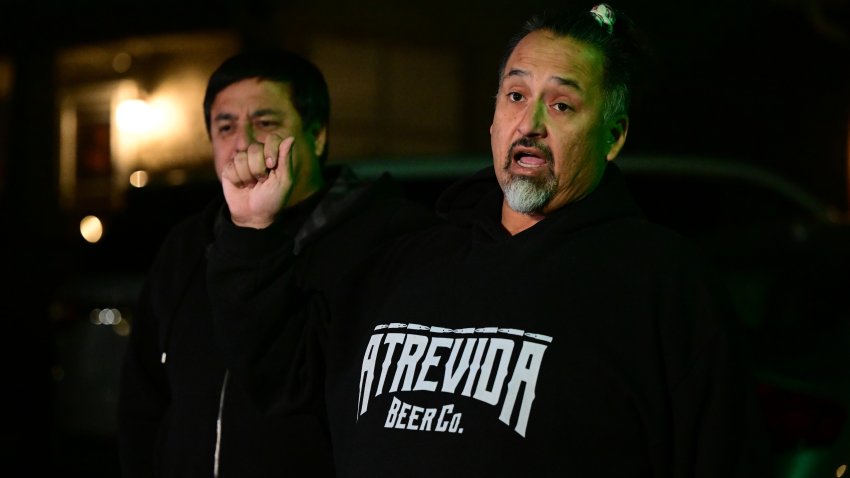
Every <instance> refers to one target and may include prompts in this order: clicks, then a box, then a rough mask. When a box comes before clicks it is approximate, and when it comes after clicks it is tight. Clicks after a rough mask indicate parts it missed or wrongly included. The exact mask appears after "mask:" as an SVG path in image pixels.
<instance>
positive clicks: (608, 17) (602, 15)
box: [590, 3, 616, 35]
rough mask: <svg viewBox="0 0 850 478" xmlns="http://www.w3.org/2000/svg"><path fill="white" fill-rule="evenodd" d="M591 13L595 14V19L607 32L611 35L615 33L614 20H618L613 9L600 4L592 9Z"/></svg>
mask: <svg viewBox="0 0 850 478" xmlns="http://www.w3.org/2000/svg"><path fill="white" fill-rule="evenodd" d="M590 13H592V14H593V18H595V19H596V22H597V23H599V26H601V27H605V30H606V31H607V32H608V34H609V35H610V34H611V32H613V31H614V20H615V19H616V18H615V16H614V10H611V7H609V6H608V5H607V4H604V3H600V4H599V5H596V6H595V7H593V8H591V9H590Z"/></svg>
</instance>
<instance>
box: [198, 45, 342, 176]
mask: <svg viewBox="0 0 850 478" xmlns="http://www.w3.org/2000/svg"><path fill="white" fill-rule="evenodd" d="M248 78H257V79H260V80H266V81H273V82H276V83H286V84H288V85H290V87H291V88H292V104H293V106H295V110H296V111H298V114H299V115H301V119H302V121H303V123H304V128H305V129H306V130H314V129H316V130H317V129H319V128H321V127H323V126H324V127H327V126H328V117H329V115H330V97H329V95H328V85H327V83H326V82H325V77H324V76H323V75H322V72H321V71H320V70H319V68H318V67H316V65H314V64H313V63H311V62H310V61H309V60H307V59H306V58H304V57H302V56H300V55H297V54H295V53H292V52H289V51H285V50H253V51H246V52H242V53H237V54H236V55H234V56H232V57H230V58H228V59H227V60H225V61H224V63H222V64H221V65H220V66H219V67H218V68H217V69H216V70H215V71H214V72H213V73H212V75H210V79H209V81H208V82H207V90H206V93H205V94H204V121H205V122H206V126H207V134H210V120H211V118H210V110H211V109H212V104H213V102H214V101H215V97H216V96H217V95H218V94H219V93H220V92H221V90H223V89H225V88H227V87H228V86H230V85H232V84H233V83H237V82H239V81H242V80H245V79H248ZM327 151H328V148H327V141H326V146H325V149H324V151H323V153H322V156H321V158H319V160H320V161H321V162H324V160H325V158H327Z"/></svg>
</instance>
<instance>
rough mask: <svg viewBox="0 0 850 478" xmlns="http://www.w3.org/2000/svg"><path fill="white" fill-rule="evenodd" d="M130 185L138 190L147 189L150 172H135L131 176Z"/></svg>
mask: <svg viewBox="0 0 850 478" xmlns="http://www.w3.org/2000/svg"><path fill="white" fill-rule="evenodd" d="M130 184H131V185H133V186H135V187H137V188H143V187H145V186H146V185H147V184H148V172H147V171H143V170H138V171H133V172H132V173H131V174H130Z"/></svg>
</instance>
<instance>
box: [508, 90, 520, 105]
mask: <svg viewBox="0 0 850 478" xmlns="http://www.w3.org/2000/svg"><path fill="white" fill-rule="evenodd" d="M507 96H508V100H509V101H511V102H513V103H518V102H520V101H522V100H523V96H522V94H521V93H517V92H516V91H511V92H510V93H508V94H507Z"/></svg>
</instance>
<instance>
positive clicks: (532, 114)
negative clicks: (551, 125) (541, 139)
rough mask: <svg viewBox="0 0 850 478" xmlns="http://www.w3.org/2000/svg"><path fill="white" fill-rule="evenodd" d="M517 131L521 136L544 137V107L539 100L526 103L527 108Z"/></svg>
mask: <svg viewBox="0 0 850 478" xmlns="http://www.w3.org/2000/svg"><path fill="white" fill-rule="evenodd" d="M517 130H518V131H519V133H520V134H521V135H523V136H529V137H535V136H545V135H546V105H544V104H543V102H542V101H540V100H534V101H531V102H529V103H528V108H526V110H525V111H524V112H523V116H522V118H521V120H520V122H519V125H518V126H517Z"/></svg>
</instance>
